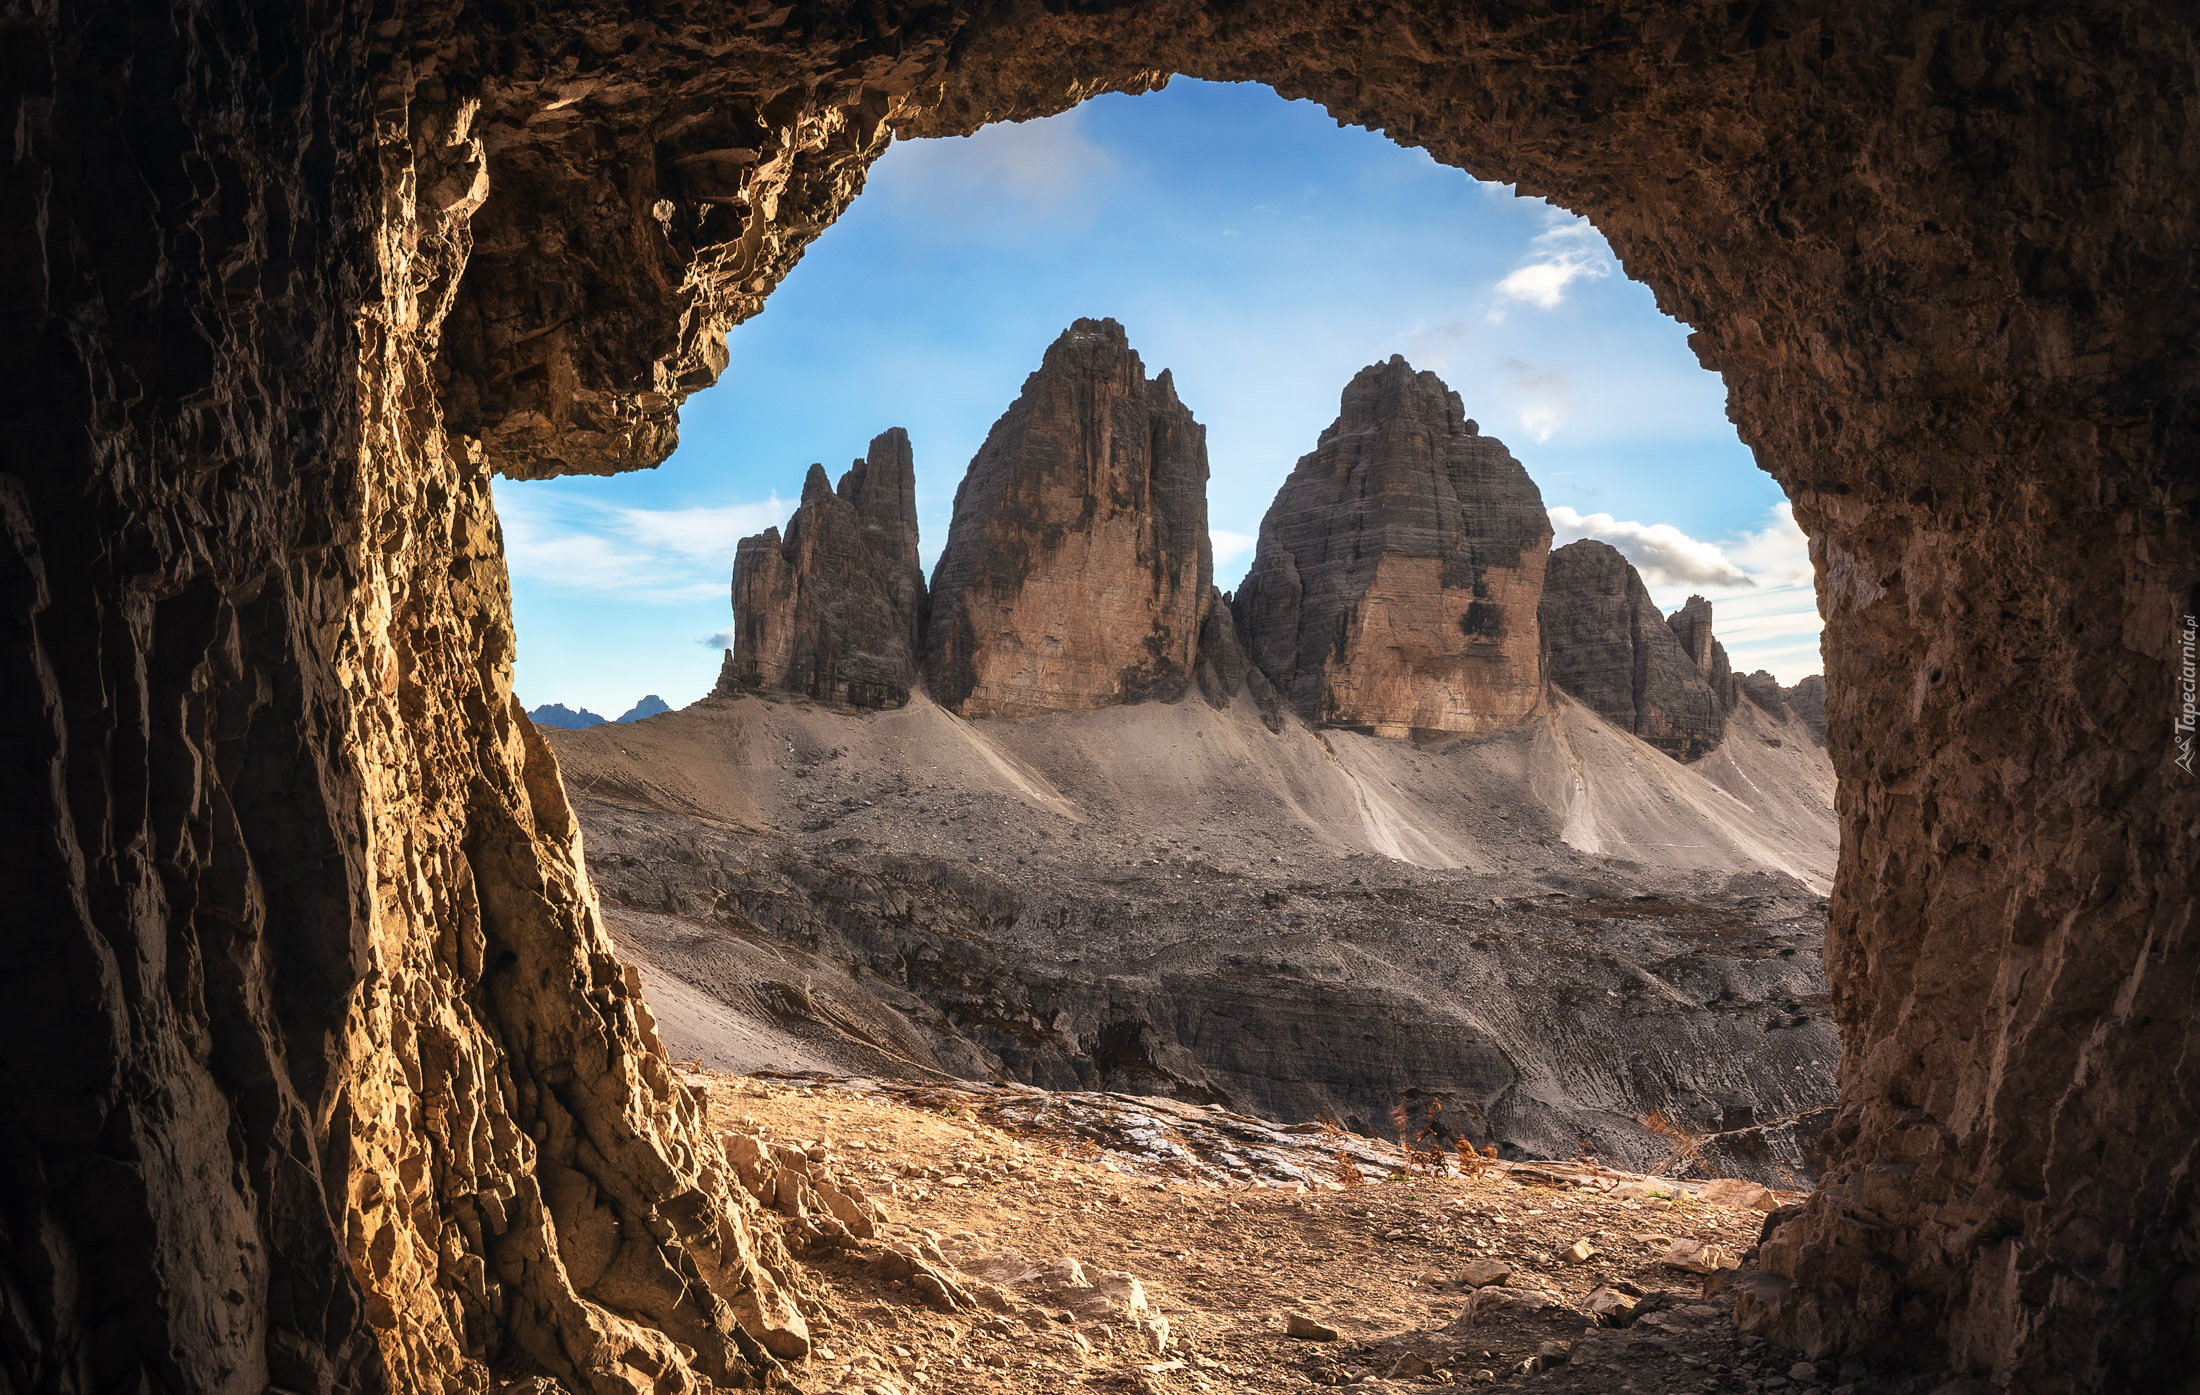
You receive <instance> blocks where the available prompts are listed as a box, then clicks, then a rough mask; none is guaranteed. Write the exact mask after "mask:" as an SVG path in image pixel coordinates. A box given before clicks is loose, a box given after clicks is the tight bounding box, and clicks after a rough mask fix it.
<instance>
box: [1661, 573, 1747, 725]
mask: <svg viewBox="0 0 2200 1395" xmlns="http://www.w3.org/2000/svg"><path fill="white" fill-rule="evenodd" d="M1665 623H1666V624H1668V625H1670V626H1672V628H1673V633H1674V635H1675V636H1677V637H1678V638H1679V639H1680V642H1681V647H1682V648H1683V649H1686V650H1687V651H1688V657H1689V658H1690V659H1692V660H1693V661H1694V662H1695V665H1696V672H1698V673H1700V674H1702V675H1703V681H1704V682H1706V683H1709V684H1710V685H1711V691H1712V692H1714V693H1717V694H1718V695H1719V706H1720V708H1721V710H1723V711H1727V712H1731V711H1733V710H1734V704H1735V703H1737V702H1739V701H1740V700H1741V695H1742V690H1741V685H1740V684H1739V683H1738V682H1737V681H1736V679H1735V677H1734V667H1733V665H1732V664H1730V663H1729V662H1728V661H1727V657H1726V646H1725V645H1723V644H1721V643H1719V641H1718V640H1717V639H1715V638H1713V637H1712V633H1711V602H1709V601H1707V600H1705V599H1704V598H1703V597H1701V596H1690V597H1689V598H1688V600H1687V602H1686V603H1685V604H1683V605H1682V606H1681V608H1680V609H1679V610H1676V611H1674V612H1673V613H1672V615H1670V616H1668V617H1667V619H1666V622H1665Z"/></svg>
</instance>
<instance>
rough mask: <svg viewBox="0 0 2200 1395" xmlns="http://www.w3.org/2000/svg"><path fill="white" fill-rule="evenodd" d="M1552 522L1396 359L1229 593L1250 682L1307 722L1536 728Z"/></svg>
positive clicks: (1500, 454)
mask: <svg viewBox="0 0 2200 1395" xmlns="http://www.w3.org/2000/svg"><path fill="white" fill-rule="evenodd" d="M1550 550H1551V520H1550V517H1549V516H1548V515H1547V514H1545V513H1544V511H1543V496H1542V494H1541V493H1540V492H1539V491H1538V490H1537V489H1536V487H1535V481H1534V480H1531V479H1529V478H1528V472H1527V471H1526V470H1525V469H1523V468H1521V465H1520V462H1519V461H1517V460H1515V459H1513V457H1512V452H1510V451H1508V450H1506V449H1505V444H1504V442H1502V441H1500V440H1498V439H1497V438H1496V437H1494V436H1485V435H1483V434H1482V429H1481V427H1480V426H1478V425H1476V424H1475V423H1474V422H1473V421H1470V420H1469V419H1468V418H1467V413H1466V408H1465V405H1464V404H1463V403H1461V401H1460V400H1459V394H1458V393H1456V392H1453V391H1452V390H1451V389H1450V388H1448V387H1446V386H1445V385H1444V383H1443V381H1442V380H1441V379H1439V378H1438V377H1437V376H1436V375H1435V374H1434V373H1419V372H1415V371H1414V369H1413V366H1412V365H1411V364H1409V363H1407V362H1406V361H1405V360H1404V359H1403V358H1399V357H1396V356H1393V357H1392V358H1391V359H1390V360H1389V361H1388V362H1386V363H1377V364H1371V365H1369V366H1368V367H1366V368H1363V369H1361V370H1360V371H1359V373H1357V374H1356V375H1354V377H1353V379H1352V381H1351V382H1350V383H1348V384H1346V386H1345V389H1344V393H1343V396H1342V401H1341V403H1340V405H1339V409H1338V413H1337V419H1336V420H1335V421H1334V422H1332V423H1331V424H1330V425H1329V427H1328V428H1327V429H1326V430H1324V431H1323V432H1322V435H1321V440H1320V442H1319V443H1318V444H1317V445H1316V446H1315V447H1314V449H1313V450H1311V451H1309V452H1308V453H1307V454H1306V455H1304V456H1301V457H1300V459H1299V462H1298V464H1297V465H1296V466H1295V467H1293V469H1292V471H1291V475H1290V477H1289V478H1288V479H1286V480H1285V481H1284V482H1283V488H1282V489H1281V490H1279V491H1277V494H1276V498H1275V502H1274V503H1272V504H1270V505H1269V507H1268V512H1267V514H1266V515H1265V516H1264V517H1263V518H1262V519H1261V524H1260V547H1259V550H1258V551H1257V552H1256V553H1255V554H1254V557H1253V566H1252V570H1251V571H1249V572H1248V573H1247V574H1246V577H1245V584H1244V585H1243V586H1242V587H1240V588H1239V589H1238V592H1237V598H1236V609H1237V614H1238V623H1239V626H1240V628H1242V629H1243V630H1244V632H1245V634H1246V637H1247V646H1246V647H1247V649H1248V650H1249V651H1250V657H1251V659H1252V661H1253V663H1254V664H1255V665H1257V666H1258V667H1259V668H1260V670H1261V671H1262V672H1263V673H1264V674H1266V675H1267V677H1268V680H1269V681H1270V682H1271V683H1273V684H1275V686H1276V689H1277V691H1278V692H1280V693H1282V694H1283V695H1284V696H1285V697H1286V698H1287V699H1288V700H1289V701H1290V703H1291V705H1292V706H1293V707H1295V708H1297V709H1298V712H1299V715H1300V716H1302V717H1305V718H1306V719H1307V720H1309V721H1317V722H1333V723H1337V724H1339V725H1344V726H1360V727H1367V728H1370V729H1372V730H1374V731H1376V732H1378V733H1380V734H1383V735H1386V736H1404V735H1406V734H1407V733H1408V732H1412V731H1431V732H1447V731H1465V732H1479V731H1495V730H1499V729H1501V728H1504V727H1508V726H1513V725H1516V724H1518V723H1520V722H1522V721H1525V720H1526V719H1527V718H1529V717H1532V716H1534V715H1535V714H1536V713H1538V712H1540V711H1542V710H1543V653H1542V640H1541V637H1540V629H1539V627H1538V623H1537V619H1536V606H1537V603H1538V602H1539V601H1540V600H1541V599H1542V595H1543V569H1544V566H1545V564H1546V562H1547V561H1548V559H1549V557H1550Z"/></svg>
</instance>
